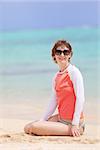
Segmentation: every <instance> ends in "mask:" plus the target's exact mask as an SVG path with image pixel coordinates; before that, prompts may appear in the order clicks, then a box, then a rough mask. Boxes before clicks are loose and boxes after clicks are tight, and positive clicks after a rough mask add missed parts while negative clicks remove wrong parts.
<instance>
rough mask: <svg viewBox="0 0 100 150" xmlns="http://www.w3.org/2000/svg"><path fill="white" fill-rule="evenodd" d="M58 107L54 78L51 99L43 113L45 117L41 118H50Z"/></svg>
mask: <svg viewBox="0 0 100 150" xmlns="http://www.w3.org/2000/svg"><path fill="white" fill-rule="evenodd" d="M56 107H57V101H56V94H55V90H54V80H53V85H52V96H51V99H50V101H49V103H48V106H47V108H46V111H45V113H44V115H43V117H42V118H41V120H48V118H49V117H50V116H51V115H52V114H53V113H54V111H55V110H56Z"/></svg>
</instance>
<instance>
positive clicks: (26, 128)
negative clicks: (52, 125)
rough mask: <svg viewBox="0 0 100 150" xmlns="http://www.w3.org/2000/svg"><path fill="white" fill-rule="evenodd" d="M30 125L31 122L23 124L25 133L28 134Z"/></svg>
mask: <svg viewBox="0 0 100 150" xmlns="http://www.w3.org/2000/svg"><path fill="white" fill-rule="evenodd" d="M30 127H31V123H29V124H27V125H25V127H24V132H25V133H27V134H29V130H30Z"/></svg>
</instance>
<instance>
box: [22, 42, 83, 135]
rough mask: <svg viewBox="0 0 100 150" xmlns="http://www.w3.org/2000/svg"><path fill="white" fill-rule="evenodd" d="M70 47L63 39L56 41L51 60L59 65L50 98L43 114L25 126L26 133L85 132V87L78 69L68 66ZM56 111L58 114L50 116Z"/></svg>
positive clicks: (64, 133) (67, 133)
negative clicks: (37, 119)
mask: <svg viewBox="0 0 100 150" xmlns="http://www.w3.org/2000/svg"><path fill="white" fill-rule="evenodd" d="M72 54H73V52H72V47H71V45H70V44H69V43H68V42H67V41H65V40H59V41H57V42H56V43H55V44H54V46H53V48H52V58H53V60H54V62H55V63H57V64H58V66H59V71H58V72H57V73H56V75H55V77H54V80H53V97H52V99H51V101H50V103H49V106H48V108H47V110H46V113H45V115H44V116H43V117H42V118H41V119H40V120H39V121H36V122H32V123H29V124H28V125H26V126H25V128H24V131H25V133H27V134H36V135H70V136H80V135H81V134H83V132H84V115H83V104H84V86H83V78H82V75H81V73H80V71H79V69H78V68H77V67H75V66H74V65H72V64H71V63H70V59H71V57H72ZM56 108H57V109H58V114H56V115H53V116H52V114H53V113H54V111H55V110H56Z"/></svg>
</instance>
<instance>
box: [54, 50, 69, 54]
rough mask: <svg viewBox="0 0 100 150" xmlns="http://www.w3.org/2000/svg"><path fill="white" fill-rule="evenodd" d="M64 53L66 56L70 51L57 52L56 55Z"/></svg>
mask: <svg viewBox="0 0 100 150" xmlns="http://www.w3.org/2000/svg"><path fill="white" fill-rule="evenodd" d="M62 53H63V54H64V55H69V53H70V51H69V50H64V51H61V50H56V55H61V54H62Z"/></svg>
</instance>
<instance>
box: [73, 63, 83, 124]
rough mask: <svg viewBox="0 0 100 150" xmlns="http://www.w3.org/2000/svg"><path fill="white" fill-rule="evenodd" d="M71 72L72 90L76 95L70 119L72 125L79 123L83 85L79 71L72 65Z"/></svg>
mask: <svg viewBox="0 0 100 150" xmlns="http://www.w3.org/2000/svg"><path fill="white" fill-rule="evenodd" d="M73 67H74V69H73V72H72V82H73V86H74V91H75V95H76V104H75V112H74V116H73V120H72V125H79V121H80V115H81V112H82V111H83V105H84V100H85V98H84V85H83V77H82V75H81V73H80V71H79V70H78V69H77V68H76V67H75V66H73Z"/></svg>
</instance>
